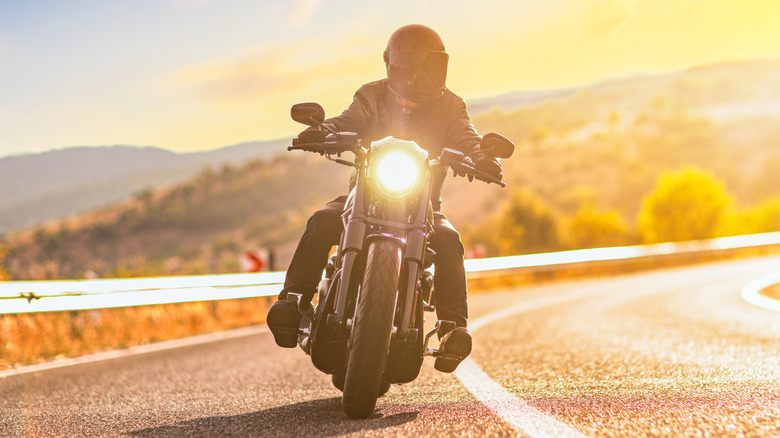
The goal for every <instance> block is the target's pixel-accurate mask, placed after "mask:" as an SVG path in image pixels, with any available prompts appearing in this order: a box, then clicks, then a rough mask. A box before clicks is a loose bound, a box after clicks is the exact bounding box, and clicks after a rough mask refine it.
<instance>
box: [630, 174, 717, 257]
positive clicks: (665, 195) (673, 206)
mask: <svg viewBox="0 0 780 438" xmlns="http://www.w3.org/2000/svg"><path fill="white" fill-rule="evenodd" d="M731 204H732V199H731V197H730V196H729V195H728V194H727V193H726V189H725V187H724V185H723V184H722V183H721V182H720V181H718V180H717V179H716V178H715V177H714V176H712V175H711V174H709V173H707V172H705V171H703V170H700V169H697V168H695V167H687V168H684V169H682V170H679V171H675V172H666V173H664V174H663V175H661V177H660V179H659V180H658V184H657V185H656V188H655V190H654V191H653V192H652V193H650V194H649V195H648V196H646V197H645V198H644V199H643V201H642V209H641V211H640V212H639V218H638V226H637V231H638V232H639V234H640V236H642V240H643V241H644V242H646V243H656V242H672V241H684V240H694V239H707V238H711V237H715V236H716V235H717V231H718V229H719V227H720V226H721V224H722V221H723V219H724V216H725V214H726V212H727V211H728V209H729V207H730V206H731Z"/></svg>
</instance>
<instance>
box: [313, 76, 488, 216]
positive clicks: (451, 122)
mask: <svg viewBox="0 0 780 438" xmlns="http://www.w3.org/2000/svg"><path fill="white" fill-rule="evenodd" d="M325 124H327V125H329V126H330V127H331V128H333V129H334V130H336V131H349V132H355V133H357V134H358V136H359V137H360V138H361V140H362V141H363V144H364V145H367V144H370V143H371V142H372V141H375V140H381V139H383V138H385V137H387V136H393V137H395V138H400V139H403V140H412V141H415V142H417V144H418V145H419V146H420V147H422V148H423V149H425V150H427V151H428V153H429V156H430V157H438V156H439V154H441V151H442V149H443V148H450V149H457V150H459V151H462V152H465V153H469V152H472V151H474V150H476V149H477V148H478V147H479V142H480V140H481V137H480V135H479V134H477V131H476V130H475V129H474V125H472V124H471V119H469V114H468V111H466V104H465V103H464V102H463V99H461V98H460V97H458V96H456V95H455V94H454V93H452V92H451V91H450V90H445V91H444V95H442V96H441V97H440V98H438V99H436V100H433V101H430V102H426V103H424V104H421V105H420V106H418V107H415V108H407V107H404V106H403V105H401V103H400V102H399V101H398V98H397V97H396V95H395V94H394V93H393V92H392V91H390V89H389V88H388V87H387V79H382V80H379V81H376V82H371V83H368V84H366V85H363V86H362V87H360V89H359V90H358V91H357V92H356V93H355V98H354V100H353V101H352V104H351V105H350V106H349V108H347V109H346V110H345V111H344V112H343V113H341V115H339V116H337V117H333V118H331V119H328V120H326V121H325ZM445 177H446V173H444V172H441V173H440V174H438V175H434V176H433V183H434V185H433V193H432V196H431V199H432V200H433V205H434V209H435V210H436V211H438V210H439V208H440V206H441V199H440V198H441V188H442V186H443V184H444V178H445Z"/></svg>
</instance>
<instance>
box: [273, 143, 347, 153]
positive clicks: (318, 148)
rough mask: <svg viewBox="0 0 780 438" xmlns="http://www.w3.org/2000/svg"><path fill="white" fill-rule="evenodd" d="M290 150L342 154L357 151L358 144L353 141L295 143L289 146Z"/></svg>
mask: <svg viewBox="0 0 780 438" xmlns="http://www.w3.org/2000/svg"><path fill="white" fill-rule="evenodd" d="M287 150H288V151H296V150H298V151H307V152H316V153H318V154H320V155H324V154H341V153H344V152H355V151H356V145H354V144H351V143H340V142H325V143H294V144H293V145H292V146H288V147H287Z"/></svg>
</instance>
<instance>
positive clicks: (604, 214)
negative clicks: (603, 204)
mask: <svg viewBox="0 0 780 438" xmlns="http://www.w3.org/2000/svg"><path fill="white" fill-rule="evenodd" d="M566 224H567V227H566V231H567V233H568V239H569V243H570V245H571V246H573V247H574V248H599V247H607V246H617V245H624V244H625V243H626V239H627V238H626V236H627V234H628V225H627V224H626V223H625V221H624V220H623V218H622V217H621V216H620V213H618V212H617V211H615V210H607V211H599V210H598V209H596V207H595V206H594V205H593V204H591V203H585V204H583V205H582V206H581V207H580V209H579V210H578V211H577V213H576V214H575V215H574V216H572V217H570V218H568V219H567V220H566Z"/></svg>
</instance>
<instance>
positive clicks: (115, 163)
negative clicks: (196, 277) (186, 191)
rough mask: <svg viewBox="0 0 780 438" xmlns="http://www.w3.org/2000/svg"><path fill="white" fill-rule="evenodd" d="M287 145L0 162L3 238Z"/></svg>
mask: <svg viewBox="0 0 780 438" xmlns="http://www.w3.org/2000/svg"><path fill="white" fill-rule="evenodd" d="M287 142H288V141H286V140H278V141H270V142H250V143H242V144H238V145H234V146H228V147H225V148H221V149H217V150H214V151H206V152H193V153H185V154H177V153H174V152H170V151H167V150H164V149H160V148H154V147H132V146H104V147H72V148H65V149H59V150H54V151H49V152H44V153H40V154H29V155H21V156H11V157H5V158H2V159H0V194H2V196H0V234H3V233H8V232H11V231H14V230H20V229H24V228H27V227H31V226H33V225H36V224H39V223H42V222H45V221H48V220H52V219H58V218H62V217H65V216H67V215H72V214H75V213H84V212H87V211H89V210H92V209H94V208H97V207H102V206H105V205H109V204H111V203H114V202H118V201H122V200H124V199H126V198H128V197H130V196H132V195H133V194H134V193H137V192H140V191H142V190H145V189H150V188H155V187H160V186H162V185H165V184H172V183H176V182H181V181H184V180H186V179H189V178H192V177H193V176H195V175H196V174H197V173H198V172H200V171H201V170H203V168H204V167H207V166H216V167H219V166H221V165H223V164H233V165H236V164H241V163H243V162H245V161H246V160H248V159H252V158H269V157H271V156H273V155H276V154H278V153H279V152H281V151H282V150H283V149H284V146H285V145H286V144H287Z"/></svg>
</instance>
